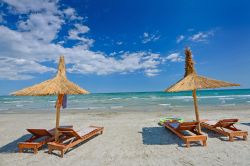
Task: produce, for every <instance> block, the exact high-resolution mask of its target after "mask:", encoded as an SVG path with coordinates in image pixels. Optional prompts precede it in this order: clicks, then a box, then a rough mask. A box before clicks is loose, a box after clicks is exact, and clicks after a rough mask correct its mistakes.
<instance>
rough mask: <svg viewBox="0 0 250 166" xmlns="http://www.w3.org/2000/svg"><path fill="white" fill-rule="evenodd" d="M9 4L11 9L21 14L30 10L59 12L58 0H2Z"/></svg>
mask: <svg viewBox="0 0 250 166" xmlns="http://www.w3.org/2000/svg"><path fill="white" fill-rule="evenodd" d="M2 1H3V2H5V3H6V4H8V5H9V7H10V11H12V12H17V13H21V14H26V13H29V12H44V11H46V12H50V13H57V12H58V10H57V8H58V7H57V0H34V1H32V2H31V1H30V0H2Z"/></svg>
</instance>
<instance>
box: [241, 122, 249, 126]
mask: <svg viewBox="0 0 250 166" xmlns="http://www.w3.org/2000/svg"><path fill="white" fill-rule="evenodd" d="M240 124H243V125H246V126H250V123H240Z"/></svg>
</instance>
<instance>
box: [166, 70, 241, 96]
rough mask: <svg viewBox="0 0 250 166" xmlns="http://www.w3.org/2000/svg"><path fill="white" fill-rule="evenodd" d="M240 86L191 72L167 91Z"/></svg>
mask: <svg viewBox="0 0 250 166" xmlns="http://www.w3.org/2000/svg"><path fill="white" fill-rule="evenodd" d="M231 86H240V85H239V84H234V83H229V82H224V81H220V80H215V79H210V78H207V77H204V76H199V75H196V74H189V75H188V76H186V77H184V78H183V79H181V80H180V81H178V82H177V83H176V84H174V85H172V86H171V87H169V88H168V89H166V90H165V91H166V92H178V91H189V90H194V89H209V88H220V87H231Z"/></svg>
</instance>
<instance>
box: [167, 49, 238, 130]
mask: <svg viewBox="0 0 250 166" xmlns="http://www.w3.org/2000/svg"><path fill="white" fill-rule="evenodd" d="M185 55H186V63H185V74H184V78H182V79H181V80H179V81H178V82H177V83H175V84H174V85H172V86H170V87H169V88H167V89H166V90H165V92H178V91H188V90H191V91H192V93H193V99H194V108H195V116H196V121H198V122H199V125H198V131H199V132H201V128H200V116H199V112H198V104H197V97H196V90H197V89H207V88H220V87H229V86H240V85H239V84H234V83H229V82H224V81H220V80H215V79H211V78H207V77H203V76H199V75H197V73H196V71H195V68H194V62H193V59H192V52H191V50H190V49H189V48H186V49H185Z"/></svg>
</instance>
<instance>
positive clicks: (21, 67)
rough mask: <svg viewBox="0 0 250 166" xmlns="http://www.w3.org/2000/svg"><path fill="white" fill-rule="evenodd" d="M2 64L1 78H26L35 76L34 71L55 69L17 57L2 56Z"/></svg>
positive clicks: (42, 71)
mask: <svg viewBox="0 0 250 166" xmlns="http://www.w3.org/2000/svg"><path fill="white" fill-rule="evenodd" d="M0 66H1V68H0V73H1V75H0V79H8V80H26V79H31V78H33V76H32V75H31V74H32V73H44V72H51V71H52V72H54V71H55V69H52V68H49V67H46V66H42V65H40V64H38V63H36V62H34V61H30V60H25V59H16V58H0Z"/></svg>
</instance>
